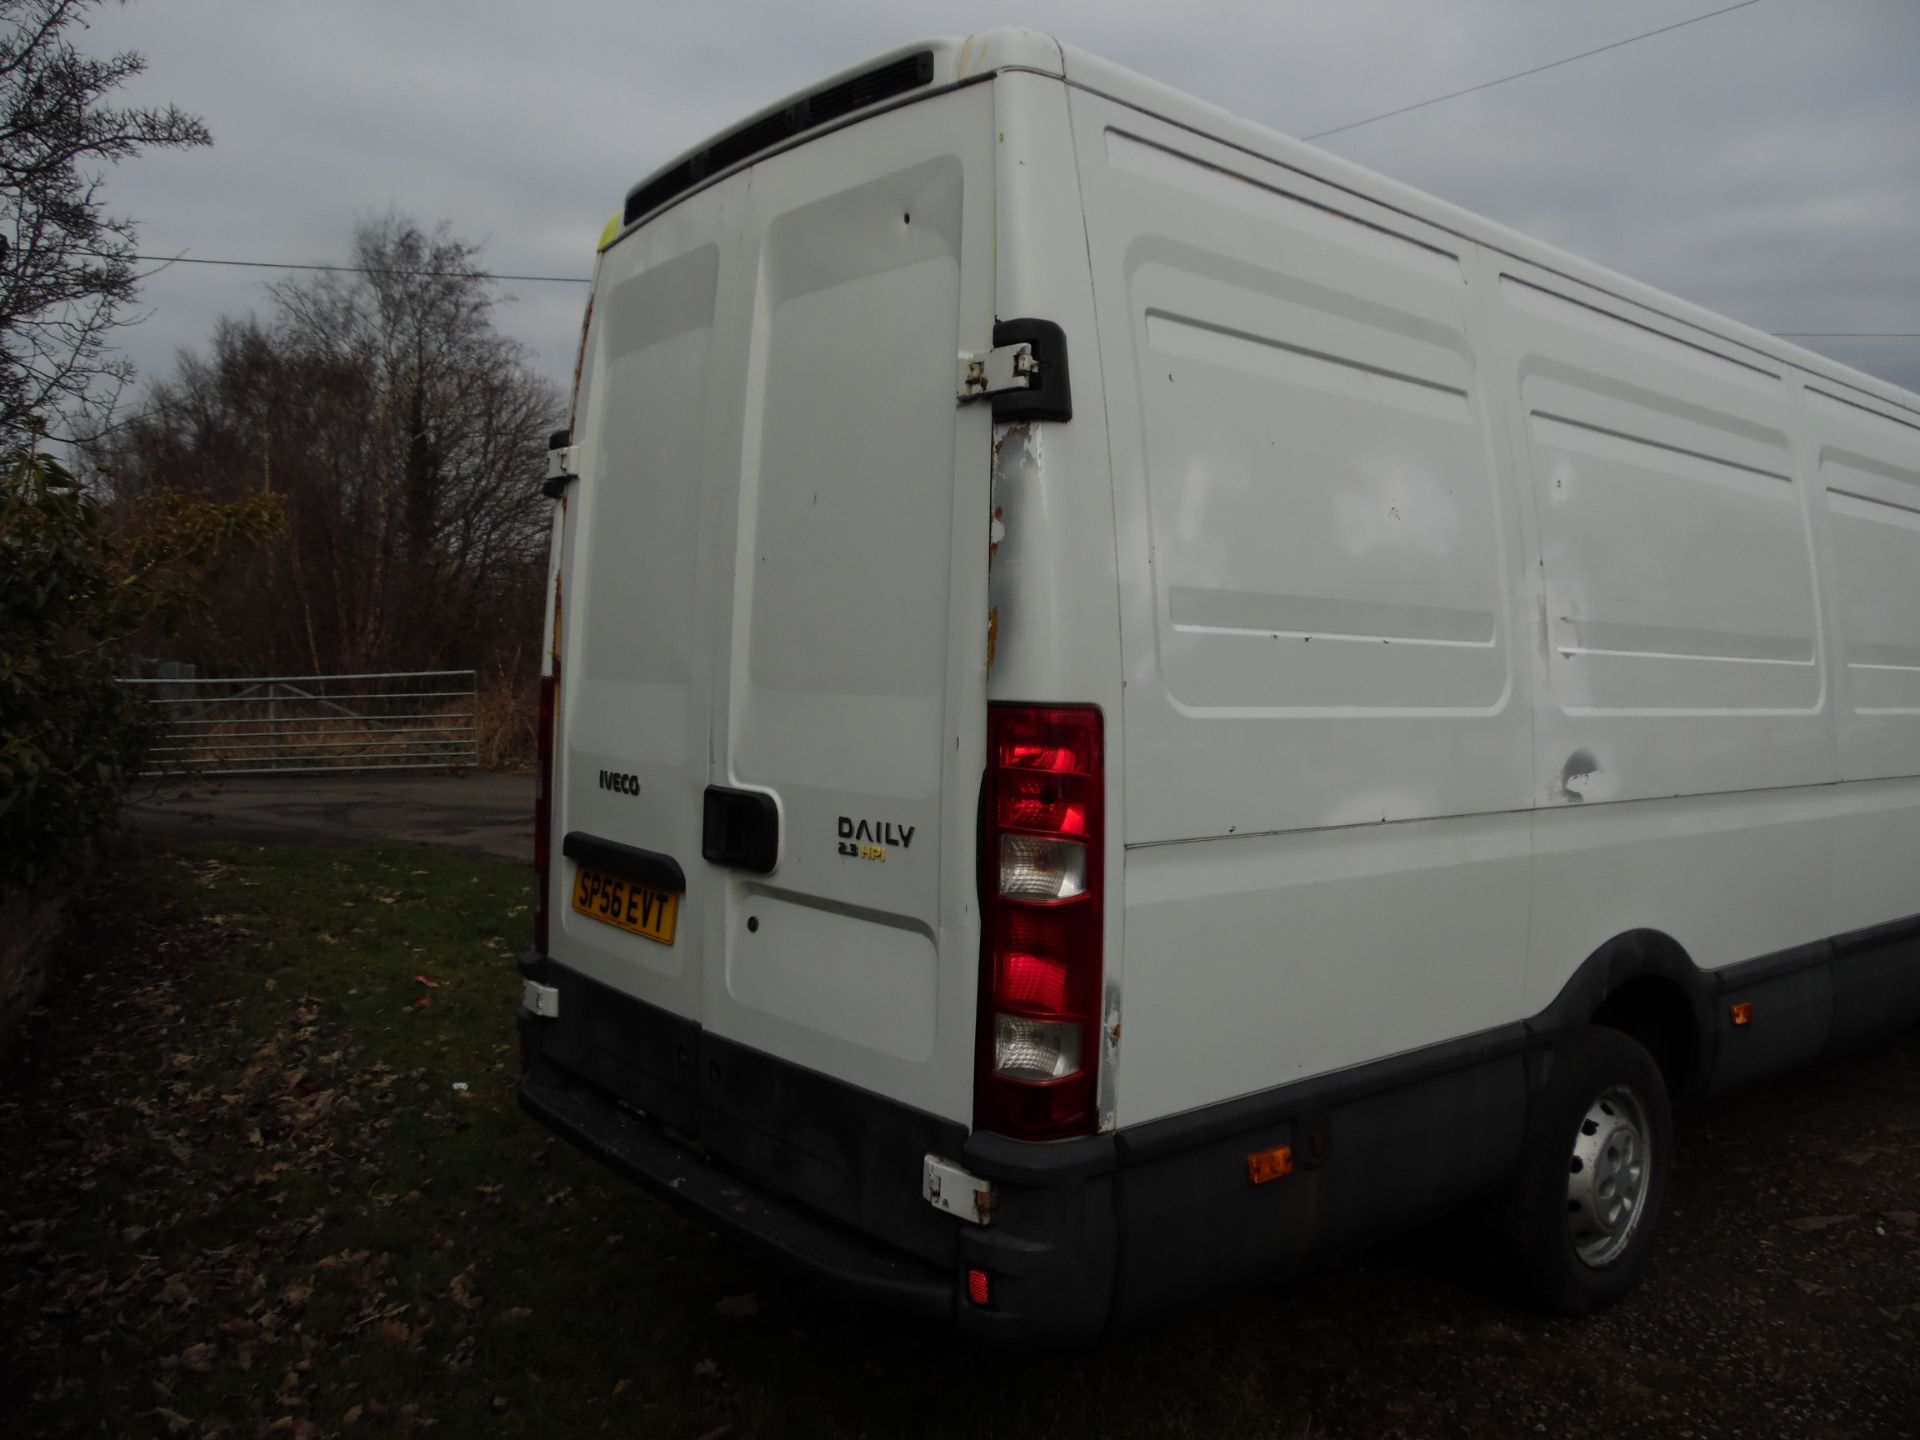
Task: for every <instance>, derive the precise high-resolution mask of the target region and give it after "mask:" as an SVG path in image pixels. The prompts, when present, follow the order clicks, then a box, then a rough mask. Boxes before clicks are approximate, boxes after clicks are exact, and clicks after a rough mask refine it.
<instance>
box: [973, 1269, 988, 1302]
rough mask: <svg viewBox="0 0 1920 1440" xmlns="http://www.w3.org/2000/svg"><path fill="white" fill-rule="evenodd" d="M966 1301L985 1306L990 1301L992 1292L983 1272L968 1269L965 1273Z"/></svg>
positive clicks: (985, 1273)
mask: <svg viewBox="0 0 1920 1440" xmlns="http://www.w3.org/2000/svg"><path fill="white" fill-rule="evenodd" d="M967 1299H969V1300H971V1301H972V1302H973V1303H974V1304H976V1305H985V1304H988V1303H990V1302H991V1301H992V1299H993V1290H992V1287H991V1285H990V1284H989V1282H988V1280H987V1272H986V1271H984V1270H980V1269H976V1268H969V1269H968V1271H967Z"/></svg>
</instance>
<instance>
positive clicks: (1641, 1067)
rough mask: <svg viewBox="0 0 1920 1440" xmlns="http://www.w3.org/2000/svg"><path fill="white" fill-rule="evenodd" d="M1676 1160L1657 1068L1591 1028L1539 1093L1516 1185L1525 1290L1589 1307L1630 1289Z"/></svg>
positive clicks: (1514, 1212)
mask: <svg viewBox="0 0 1920 1440" xmlns="http://www.w3.org/2000/svg"><path fill="white" fill-rule="evenodd" d="M1672 1163H1673V1115H1672V1110H1671V1108H1670V1107H1669V1105H1668V1103H1667V1087H1666V1082H1665V1081H1664V1080H1662V1079H1661V1077H1660V1067H1659V1066H1658V1065H1656V1064H1655V1063H1654V1060H1653V1057H1652V1056H1651V1055H1649V1054H1648V1053H1647V1051H1646V1049H1645V1048H1644V1047H1643V1046H1641V1045H1640V1044H1639V1042H1638V1041H1636V1040H1634V1039H1632V1038H1631V1037H1629V1036H1627V1035H1623V1034H1621V1033H1620V1032H1619V1031H1618V1030H1607V1029H1604V1028H1601V1027H1598V1026H1594V1027H1590V1028H1589V1029H1586V1030H1584V1031H1582V1032H1581V1033H1580V1034H1579V1036H1577V1037H1576V1038H1575V1039H1574V1040H1573V1042H1572V1043H1571V1044H1569V1045H1568V1046H1567V1047H1566V1048H1565V1049H1564V1050H1562V1051H1561V1052H1560V1053H1559V1054H1558V1055H1557V1056H1555V1057H1554V1061H1553V1070H1552V1072H1551V1074H1550V1076H1549V1078H1548V1081H1547V1085H1546V1088H1545V1089H1544V1090H1543V1091H1541V1093H1540V1094H1539V1095H1538V1096H1536V1097H1535V1101H1534V1104H1533V1106H1532V1109H1531V1113H1530V1115H1529V1117H1528V1124H1527V1137H1526V1141H1525V1146H1524V1149H1523V1151H1522V1155H1521V1160H1520V1175H1519V1178H1518V1179H1517V1181H1516V1182H1515V1185H1514V1189H1513V1195H1512V1204H1511V1213H1510V1216H1509V1219H1510V1222H1511V1223H1510V1227H1509V1229H1508V1232H1507V1233H1508V1234H1509V1236H1510V1237H1511V1239H1512V1245H1513V1250H1514V1258H1515V1261H1516V1262H1517V1269H1518V1274H1519V1279H1520V1282H1521V1285H1522V1287H1523V1288H1524V1290H1525V1291H1526V1294H1527V1296H1528V1298H1529V1299H1531V1300H1533V1301H1534V1302H1535V1303H1536V1304H1538V1305H1540V1306H1541V1307H1542V1308H1544V1309H1546V1310H1550V1311H1552V1312H1554V1313H1555V1314H1560V1315H1586V1314H1589V1313H1591V1312H1593V1311H1595V1310H1601V1309H1604V1308H1605V1307H1607V1306H1609V1305H1611V1304H1613V1303H1614V1302H1615V1301H1616V1300H1618V1299H1620V1297H1621V1296H1623V1295H1625V1294H1626V1293H1627V1292H1628V1291H1629V1290H1631V1289H1632V1288H1633V1287H1634V1285H1635V1283H1637V1282H1638V1280H1639V1279H1640V1272H1641V1271H1642V1270H1644V1269H1645V1268H1646V1265H1647V1256H1648V1254H1649V1253H1650V1252H1651V1250H1652V1248H1653V1236H1654V1231H1655V1229H1656V1228H1657V1226H1658V1222H1659V1219H1660V1202H1661V1199H1662V1197H1663V1196H1664V1195H1665V1193H1666V1188H1667V1171H1668V1168H1669V1167H1670V1166H1671V1165H1672Z"/></svg>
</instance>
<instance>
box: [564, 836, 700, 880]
mask: <svg viewBox="0 0 1920 1440" xmlns="http://www.w3.org/2000/svg"><path fill="white" fill-rule="evenodd" d="M560 853H561V854H562V855H564V856H566V857H567V859H569V860H575V861H578V862H579V863H580V864H582V865H591V866H592V867H593V868H594V869H595V870H604V871H606V872H607V873H608V874H609V875H617V876H619V877H620V878H621V879H622V880H638V881H639V882H640V883H641V884H642V885H652V886H655V887H656V888H658V889H661V890H671V891H673V892H674V893H675V894H676V895H684V894H686V892H687V872H686V871H684V870H682V869H681V868H680V862H679V861H678V860H676V859H674V858H673V857H672V856H671V855H662V854H661V853H660V852H659V851H657V850H642V849H641V848H640V847H639V846H637V845H622V844H621V843H620V842H619V841H617V840H602V839H601V838H600V837H599V836H598V835H588V834H586V833H585V832H584V831H580V830H570V831H568V832H567V838H566V839H564V840H562V841H561V842H560Z"/></svg>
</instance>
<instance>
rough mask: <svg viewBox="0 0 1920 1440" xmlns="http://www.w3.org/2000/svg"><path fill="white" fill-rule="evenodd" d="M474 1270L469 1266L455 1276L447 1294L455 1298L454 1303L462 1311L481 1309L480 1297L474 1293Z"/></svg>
mask: <svg viewBox="0 0 1920 1440" xmlns="http://www.w3.org/2000/svg"><path fill="white" fill-rule="evenodd" d="M474 1269H475V1267H474V1266H472V1265H469V1266H467V1268H466V1269H464V1270H462V1271H461V1272H460V1273H459V1274H458V1275H456V1276H454V1277H453V1283H452V1284H451V1285H449V1286H447V1294H448V1295H450V1296H451V1297H452V1298H453V1303H454V1304H456V1305H458V1306H459V1307H460V1308H461V1309H462V1310H478V1309H479V1308H480V1297H479V1296H478V1295H476V1294H474V1293H473V1285H474V1273H473V1272H474Z"/></svg>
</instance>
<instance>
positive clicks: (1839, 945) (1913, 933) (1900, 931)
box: [1833, 915, 1920, 955]
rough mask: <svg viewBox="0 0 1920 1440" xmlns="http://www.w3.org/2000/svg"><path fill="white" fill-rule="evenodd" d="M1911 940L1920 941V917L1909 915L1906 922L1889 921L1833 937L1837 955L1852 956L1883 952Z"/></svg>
mask: <svg viewBox="0 0 1920 1440" xmlns="http://www.w3.org/2000/svg"><path fill="white" fill-rule="evenodd" d="M1909 940H1920V915H1909V916H1907V917H1906V918H1905V919H1904V920H1889V921H1887V922H1886V923H1884V924H1881V925H1869V926H1867V927H1866V928H1865V929H1864V930H1849V931H1847V932H1846V933H1845V934H1843V935H1836V936H1834V937H1833V950H1834V953H1835V954H1836V955H1852V954H1855V953H1857V952H1858V951H1861V950H1881V949H1884V948H1886V947H1887V946H1889V945H1900V944H1904V943H1905V942H1907V941H1909Z"/></svg>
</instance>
